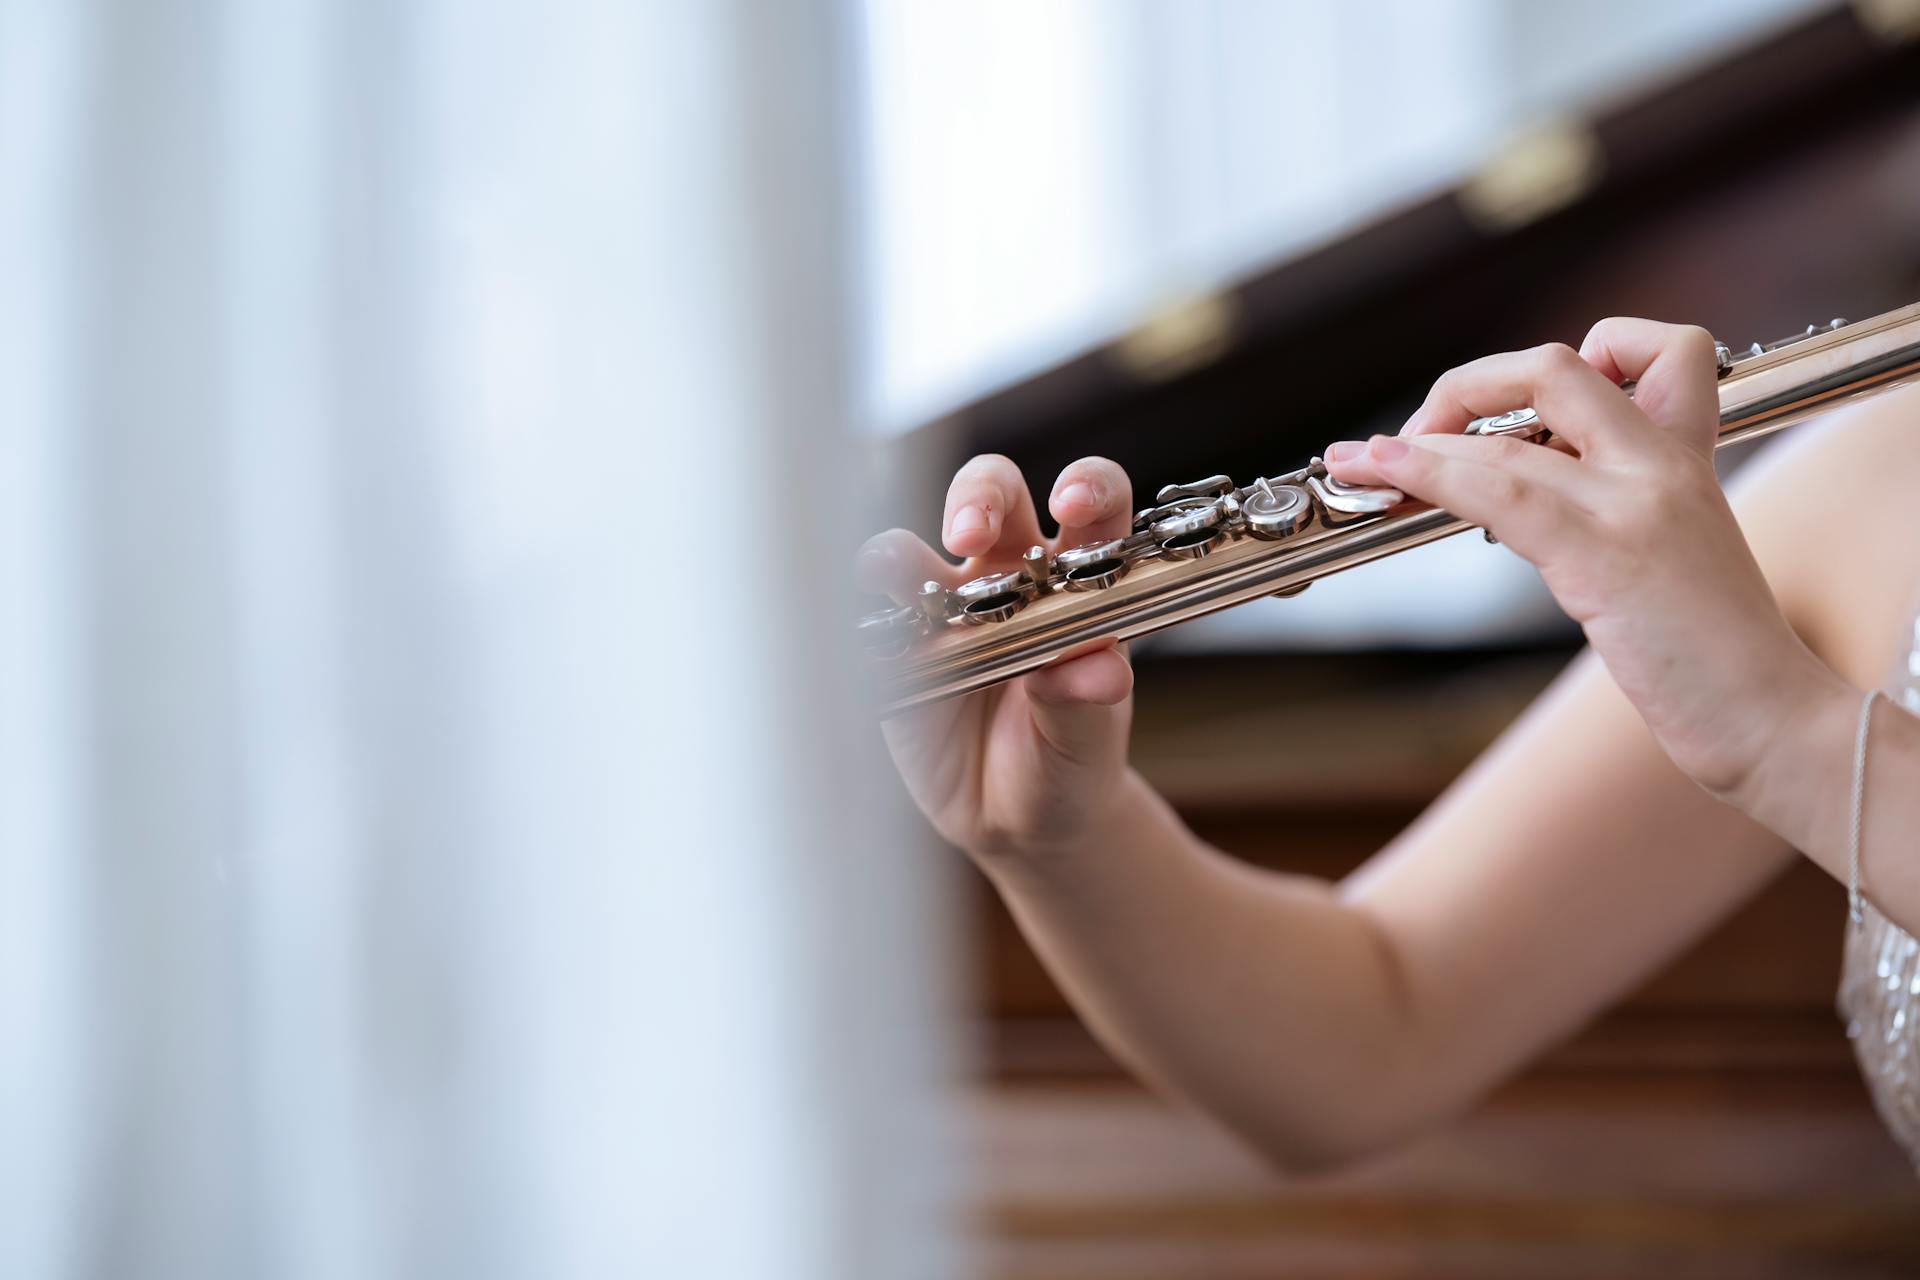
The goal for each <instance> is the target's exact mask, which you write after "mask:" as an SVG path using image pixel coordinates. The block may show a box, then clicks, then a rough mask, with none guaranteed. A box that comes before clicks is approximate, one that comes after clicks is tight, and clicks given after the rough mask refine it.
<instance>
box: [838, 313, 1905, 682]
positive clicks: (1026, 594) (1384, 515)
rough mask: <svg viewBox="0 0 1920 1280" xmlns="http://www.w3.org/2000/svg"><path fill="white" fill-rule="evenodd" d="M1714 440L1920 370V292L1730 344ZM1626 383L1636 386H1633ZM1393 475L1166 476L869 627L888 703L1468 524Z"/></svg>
mask: <svg viewBox="0 0 1920 1280" xmlns="http://www.w3.org/2000/svg"><path fill="white" fill-rule="evenodd" d="M1719 355H1720V367H1721V377H1720V383H1719V391H1720V434H1719V437H1718V440H1717V441H1716V447H1725V446H1727V445H1730V444H1734V443H1737V442H1739V441H1743V440H1751V439H1754V438H1756V437H1758V436H1762V435H1766V434H1768V433H1770V432H1773V431H1777V430H1780V429H1781V428H1783V427H1787V426H1790V425H1792V424H1794V423H1796V422H1801V421H1804V420H1805V419H1807V418H1809V417H1812V416H1814V415H1817V414H1820V413H1824V412H1826V411H1827V410H1829V409H1832V408H1834V407H1835V406H1837V405H1839V404H1842V403H1845V402H1847V401H1850V400H1855V399H1859V398H1862V397H1866V396H1871V395H1875V394H1878V393H1880V392H1882V391H1885V390H1887V389H1889V388H1891V387H1893V386H1896V385H1899V384H1900V383H1902V382H1905V381H1907V380H1910V379H1915V378H1920V303H1916V304H1914V305H1912V306H1908V307H1903V308H1900V309H1899V310H1897V311H1890V312H1887V313H1886V314H1884V315H1880V316H1876V317H1874V318H1873V319H1870V320H1863V321H1858V322H1854V323H1847V322H1844V321H1838V320H1836V321H1832V322H1831V323H1829V324H1827V325H1814V326H1809V327H1808V329H1807V330H1806V331H1805V332H1804V333H1801V334H1797V335H1795V336H1794V337H1792V338H1788V339H1784V340H1782V341H1780V342H1776V343H1771V344H1766V345H1761V344H1755V345H1754V346H1753V347H1751V348H1749V349H1748V350H1747V351H1746V352H1744V353H1739V354H1735V353H1734V352H1732V351H1730V350H1729V349H1728V348H1726V347H1724V346H1723V347H1721V348H1720V349H1719ZM1629 390H1630V388H1629ZM1550 427H1551V424H1550V423H1542V422H1540V421H1539V419H1538V418H1537V417H1536V416H1535V415H1534V414H1533V412H1532V411H1531V410H1529V409H1521V410H1516V411H1515V412H1513V413H1509V414H1503V415H1501V416H1499V417H1496V418H1482V419H1479V420H1478V421H1476V422H1475V423H1474V424H1472V426H1471V427H1470V428H1469V430H1470V431H1473V432H1475V433H1477V434H1499V435H1520V436H1527V437H1533V438H1543V437H1544V436H1545V435H1546V433H1547V430H1548V429H1549V428H1550ZM1472 527H1473V526H1471V525H1470V524H1468V523H1467V522H1466V521H1464V520H1461V519H1460V518H1458V517H1456V516H1454V515H1452V514H1450V513H1449V512H1446V511H1442V510H1439V509H1436V508H1431V507H1423V508H1415V507H1411V506H1409V505H1408V504H1406V503H1405V501H1404V499H1403V495H1401V494H1400V493H1399V492H1398V491H1397V490H1392V489H1377V488H1368V487H1362V486H1353V485H1345V484H1342V483H1340V482H1339V481H1337V480H1335V479H1333V478H1332V477H1331V476H1330V475H1328V474H1327V471H1326V467H1325V465H1324V464H1323V463H1322V461H1321V460H1320V459H1319V458H1315V459H1313V461H1312V462H1310V463H1309V464H1308V465H1307V466H1306V467H1303V468H1301V469H1299V470H1297V471H1293V472H1289V473H1287V474H1285V475H1280V476H1273V477H1262V478H1260V479H1257V480H1255V481H1254V482H1253V483H1251V484H1248V485H1245V486H1236V485H1234V484H1233V483H1232V481H1231V480H1229V479H1228V478H1227V477H1225V476H1212V477H1209V478H1207V479H1205V480H1201V481H1197V482H1195V483H1193V484H1187V485H1169V486H1167V487H1166V488H1163V489H1161V490H1160V491H1159V493H1158V494H1157V495H1156V497H1155V505H1154V506H1152V507H1148V508H1145V509H1143V510H1142V511H1141V512H1139V514H1138V515H1136V517H1135V519H1134V522H1133V531H1132V532H1131V533H1130V534H1129V535H1127V536H1126V537H1125V538H1119V539H1114V540H1111V541H1108V542H1097V543H1089V544H1086V545H1084V546H1081V547H1071V548H1066V549H1063V550H1062V551H1060V552H1059V553H1058V554H1055V555H1049V554H1048V553H1047V552H1046V551H1045V549H1044V548H1041V547H1035V548H1033V549H1032V550H1031V551H1030V552H1029V553H1028V554H1027V556H1026V557H1025V559H1024V560H1023V562H1022V564H1021V566H1020V567H1019V568H1017V569H1012V570H1009V571H1007V572H1004V573H995V574H987V575H984V576H982V577H979V578H976V579H974V580H972V581H971V582H967V583H962V584H961V585H960V586H958V587H954V588H952V589H950V590H949V589H947V588H944V587H942V586H940V584H938V583H931V582H930V583H927V584H926V585H925V587H924V588H923V589H922V591H921V593H920V597H919V598H918V600H916V601H915V602H913V603H910V604H905V605H900V606H896V607H894V608H891V609H884V610H880V611H877V612H875V613H871V614H868V615H866V616H865V617H863V618H861V619H860V621H859V624H858V627H857V631H858V634H859V636H860V639H861V643H862V646H863V648H864V649H865V650H866V651H867V653H868V654H869V655H870V656H871V657H872V659H873V661H874V662H875V664H876V667H877V671H876V674H877V677H878V679H879V681H880V684H881V700H882V704H883V710H884V713H885V714H889V715H891V714H895V713H897V712H900V711H903V710H906V709H908V708H910V707H914V706H919V705H922V704H924V703H928V702H934V701H938V700H940V699H943V698H952V697H958V696H960V695H962V694H966V693H971V692H973V691H975V690H978V689H983V688H986V687H988V686H990V685H994V684H998V683H1000V682H1002V681H1005V680H1010V679H1012V678H1014V677H1015V676H1018V675H1022V674H1024V673H1026V672H1028V671H1032V670H1034V669H1035V668H1038V667H1041V666H1045V665H1046V664H1048V663H1050V662H1055V661H1058V660H1059V659H1061V658H1064V657H1067V656H1070V655H1072V654H1074V653H1077V652H1083V651H1086V650H1088V649H1090V648H1094V647H1097V646H1099V645H1102V644H1105V643H1108V642H1111V641H1116V640H1132V639H1136V638H1138V637H1140V636H1144V635H1149V634H1151V633H1153V632H1155V631H1159V630H1162V629H1163V628H1166V627H1170V626H1174V625H1176V624H1178V623H1181V622H1185V621H1187V620H1188V619H1191V618H1197V617H1201V616H1203V615H1205V614H1209V613H1214V612H1217V611H1218V610H1221V609H1228V608H1232V607H1233V606H1234V605H1237V604H1244V603H1246V602H1247V601H1250V600H1257V599H1259V598H1261V597H1263V596H1272V595H1281V596H1286V595H1294V594H1297V593H1298V592H1300V591H1304V590H1305V589H1306V588H1307V587H1308V586H1310V585H1311V584H1312V583H1314V582H1315V581H1317V580H1319V579H1321V578H1324V577H1327V576H1329V575H1331V574H1335V573H1339V572H1341V571H1342V570H1344V569H1351V568H1354V567H1355V566H1358V565H1363V564H1366V563H1368V562H1370V561H1373V560H1378V559H1380V558H1382V557H1384V556H1390V555H1393V554H1395V553H1396V552H1400V551H1406V550H1410V549H1412V548H1414V547H1418V546H1424V545H1425V544H1427V543H1429V542H1434V541H1437V540H1439V539H1441V538H1446V537H1451V536H1452V535H1454V534H1456V533H1461V532H1464V531H1465V530H1467V529H1469V528H1472Z"/></svg>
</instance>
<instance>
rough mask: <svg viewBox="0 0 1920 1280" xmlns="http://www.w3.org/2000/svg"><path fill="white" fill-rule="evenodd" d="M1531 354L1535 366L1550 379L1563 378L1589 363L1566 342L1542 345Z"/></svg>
mask: <svg viewBox="0 0 1920 1280" xmlns="http://www.w3.org/2000/svg"><path fill="white" fill-rule="evenodd" d="M1531 354H1532V357H1533V362H1534V364H1535V365H1536V366H1537V367H1538V368H1539V370H1540V371H1541V372H1542V373H1543V374H1545V375H1547V376H1549V377H1557V376H1563V375H1565V374H1567V373H1569V372H1572V371H1573V370H1575V369H1576V368H1584V367H1585V366H1586V363H1587V362H1586V361H1585V360H1582V359H1581V358H1580V353H1579V352H1578V351H1575V350H1574V349H1573V348H1572V347H1570V346H1568V345H1567V344H1566V343H1564V342H1546V343H1542V344H1541V345H1540V346H1537V347H1535V348H1534V349H1533V351H1532V353H1531Z"/></svg>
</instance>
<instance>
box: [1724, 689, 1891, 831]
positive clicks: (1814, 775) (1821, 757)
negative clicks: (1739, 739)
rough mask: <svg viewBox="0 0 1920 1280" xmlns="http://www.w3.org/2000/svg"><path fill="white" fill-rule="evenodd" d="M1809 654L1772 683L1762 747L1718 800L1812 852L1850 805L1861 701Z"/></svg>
mask: <svg viewBox="0 0 1920 1280" xmlns="http://www.w3.org/2000/svg"><path fill="white" fill-rule="evenodd" d="M1806 657H1807V660H1806V662H1805V663H1804V664H1803V665H1801V666H1799V667H1798V668H1797V669H1795V670H1794V671H1793V672H1791V673H1790V674H1789V676H1788V677H1787V678H1785V679H1782V680H1779V681H1777V682H1775V683H1774V684H1773V686H1772V691H1773V692H1772V697H1771V698H1770V699H1769V702H1768V712H1767V731H1766V733H1765V735H1764V739H1763V741H1762V743H1761V744H1760V749H1759V751H1758V753H1757V755H1756V756H1755V757H1754V759H1753V761H1752V763H1751V764H1750V765H1749V766H1748V767H1747V768H1745V769H1743V770H1742V771H1741V774H1740V781H1739V783H1738V785H1737V786H1736V787H1734V788H1732V789H1731V790H1730V791H1728V792H1726V793H1724V794H1721V796H1720V798H1721V799H1722V800H1724V801H1726V802H1727V803H1728V804H1731V805H1732V806H1733V807H1734V808H1736V809H1739V810H1740V811H1741V812H1742V813H1744V814H1746V815H1747V816H1748V817H1750V818H1752V819H1754V820H1755V821H1756V822H1758V823H1760V824H1761V825H1762V826H1765V827H1767V828H1769V829H1770V830H1772V831H1773V832H1774V833H1775V834H1776V835H1779V836H1780V837H1782V838H1783V839H1785V840H1786V841H1788V842H1789V843H1790V844H1793V845H1794V846H1795V847H1796V848H1806V847H1807V842H1808V841H1809V840H1810V839H1811V838H1812V837H1813V834H1814V833H1815V832H1818V831H1821V830H1824V829H1825V828H1826V827H1827V826H1830V825H1831V824H1832V821H1833V820H1834V818H1835V816H1836V815H1838V814H1840V813H1841V812H1842V811H1843V810H1844V808H1845V805H1846V801H1847V795H1848V791H1847V784H1848V780H1849V770H1850V768H1851V756H1852V742H1853V731H1854V721H1855V717H1856V716H1857V714H1858V711H1859V704H1860V697H1861V692H1860V690H1858V689H1855V688H1854V687H1853V686H1852V685H1850V684H1848V683H1847V682H1846V681H1845V680H1843V679H1841V678H1840V677H1839V675H1837V674H1836V673H1835V672H1834V671H1833V669H1832V668H1830V667H1828V666H1827V665H1826V664H1825V663H1823V662H1821V661H1820V660H1819V659H1818V658H1815V657H1814V656H1813V655H1812V654H1811V653H1808V654H1807V655H1806Z"/></svg>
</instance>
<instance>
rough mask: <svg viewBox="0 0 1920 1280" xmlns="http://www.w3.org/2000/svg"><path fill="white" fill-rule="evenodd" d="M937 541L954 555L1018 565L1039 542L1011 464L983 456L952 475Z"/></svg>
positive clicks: (1027, 497)
mask: <svg viewBox="0 0 1920 1280" xmlns="http://www.w3.org/2000/svg"><path fill="white" fill-rule="evenodd" d="M941 540H942V541H943V542H945V543H946V547H947V550H949V551H951V552H952V553H953V554H954V555H957V556H967V557H969V558H980V559H987V560H1018V559H1019V558H1020V556H1021V555H1022V553H1024V552H1025V551H1026V550H1027V548H1029V547H1031V546H1033V545H1035V544H1036V543H1038V542H1039V541H1040V518H1039V516H1037V515H1036V514H1035V513H1034V510H1033V495H1032V494H1030V493H1028V492H1027V482H1026V479H1025V478H1024V477H1023V476H1021V474H1020V468H1019V467H1016V466H1014V465H1013V461H1012V460H1011V459H1009V458H1006V457H1003V456H1001V455H1000V454H997V453H983V454H981V455H980V456H978V457H976V458H972V459H970V460H969V461H968V462H967V464H966V465H965V466H963V467H961V468H960V470H959V471H958V472H956V473H955V474H954V477H953V484H952V485H951V486H949V487H948V489H947V510H946V515H945V516H944V517H943V518H942V521H941Z"/></svg>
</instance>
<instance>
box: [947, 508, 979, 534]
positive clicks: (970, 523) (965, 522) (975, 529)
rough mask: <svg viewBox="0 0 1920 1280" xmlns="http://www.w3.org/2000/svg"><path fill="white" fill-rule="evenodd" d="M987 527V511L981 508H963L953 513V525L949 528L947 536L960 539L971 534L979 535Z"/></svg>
mask: <svg viewBox="0 0 1920 1280" xmlns="http://www.w3.org/2000/svg"><path fill="white" fill-rule="evenodd" d="M987 527H988V525H987V513H986V512H985V511H982V510H981V509H980V508H979V507H962V508H960V509H959V510H958V511H956V512H954V513H953V523H952V524H950V525H948V526H947V536H948V537H952V538H958V537H962V536H963V535H965V534H969V533H979V532H981V531H983V530H985V529H986V528H987Z"/></svg>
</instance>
